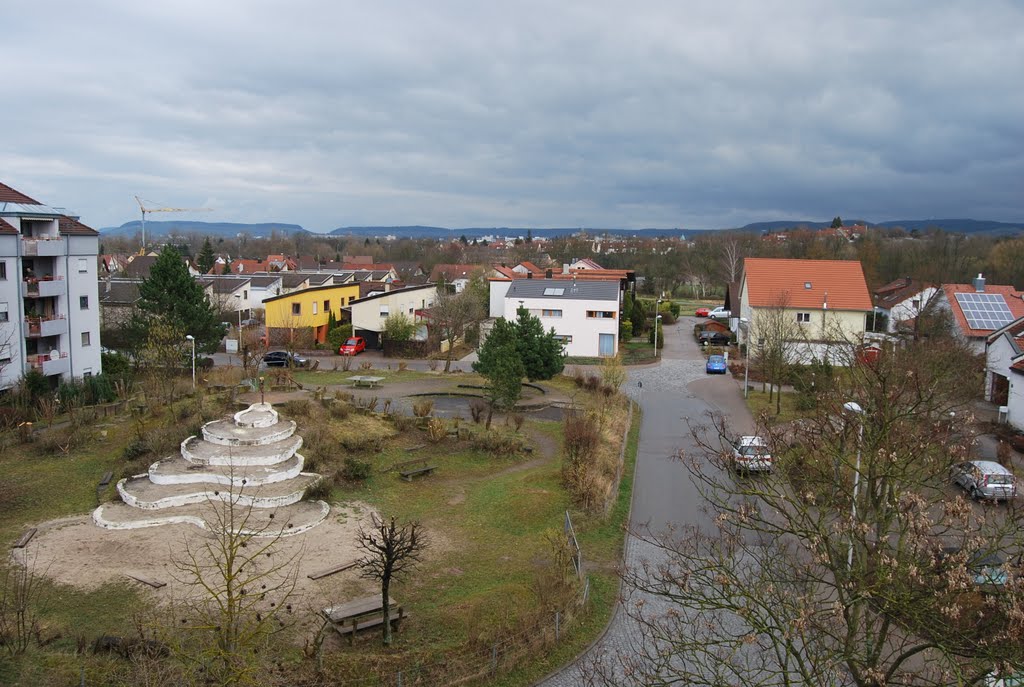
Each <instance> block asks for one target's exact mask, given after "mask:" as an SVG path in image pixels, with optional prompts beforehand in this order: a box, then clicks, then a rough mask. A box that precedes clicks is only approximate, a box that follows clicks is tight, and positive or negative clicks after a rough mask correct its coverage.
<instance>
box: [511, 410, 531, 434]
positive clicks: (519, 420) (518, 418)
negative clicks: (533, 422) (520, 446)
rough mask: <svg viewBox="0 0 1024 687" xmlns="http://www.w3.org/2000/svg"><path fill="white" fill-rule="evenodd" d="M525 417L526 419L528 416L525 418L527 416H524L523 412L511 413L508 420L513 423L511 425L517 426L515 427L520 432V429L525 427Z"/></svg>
mask: <svg viewBox="0 0 1024 687" xmlns="http://www.w3.org/2000/svg"><path fill="white" fill-rule="evenodd" d="M525 419H526V418H525V417H523V414H522V413H512V414H511V415H509V416H508V420H507V421H508V422H510V423H511V425H512V426H513V427H515V428H516V431H517V432H518V431H519V430H520V429H522V427H523V421H524V420H525Z"/></svg>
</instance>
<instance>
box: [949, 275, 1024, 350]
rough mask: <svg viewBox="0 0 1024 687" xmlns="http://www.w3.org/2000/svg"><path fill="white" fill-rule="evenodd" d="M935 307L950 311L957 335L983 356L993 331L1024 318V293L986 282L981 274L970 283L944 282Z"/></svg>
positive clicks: (1009, 287) (953, 327)
mask: <svg viewBox="0 0 1024 687" xmlns="http://www.w3.org/2000/svg"><path fill="white" fill-rule="evenodd" d="M936 307H938V308H941V309H942V310H945V311H947V312H948V313H949V314H950V318H951V327H952V331H953V333H954V335H956V336H957V338H959V339H960V340H961V341H963V342H965V343H966V344H967V345H968V347H969V348H970V349H971V350H972V351H973V352H975V353H977V354H978V355H984V354H985V346H986V344H987V341H988V337H989V336H990V335H991V334H992V333H993V332H995V331H998V330H1000V329H1002V328H1003V327H1004V326H1006V325H1008V324H1010V323H1011V322H1013V321H1014V320H1017V319H1020V318H1021V317H1024V293H1021V292H1020V291H1018V290H1017V289H1015V288H1014V287H1012V286H1005V285H998V284H987V283H986V280H985V277H984V276H982V275H981V274H979V275H978V276H977V277H975V278H974V280H973V281H972V282H971V283H970V284H943V285H942V292H941V293H940V294H938V297H937V299H936Z"/></svg>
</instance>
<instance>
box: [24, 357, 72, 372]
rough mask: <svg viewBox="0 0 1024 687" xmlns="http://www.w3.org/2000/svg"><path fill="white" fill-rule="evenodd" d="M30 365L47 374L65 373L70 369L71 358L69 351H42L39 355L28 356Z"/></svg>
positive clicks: (27, 359)
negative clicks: (69, 357)
mask: <svg viewBox="0 0 1024 687" xmlns="http://www.w3.org/2000/svg"><path fill="white" fill-rule="evenodd" d="M25 359H26V361H27V362H28V366H29V367H30V368H32V369H33V370H37V371H39V372H42V373H43V374H44V375H46V376H50V375H59V374H65V373H67V372H68V370H69V369H70V362H71V361H70V360H68V354H67V352H63V351H62V352H57V351H53V352H52V353H49V354H47V353H40V354H39V355H30V356H26V358H25Z"/></svg>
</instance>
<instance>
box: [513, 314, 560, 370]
mask: <svg viewBox="0 0 1024 687" xmlns="http://www.w3.org/2000/svg"><path fill="white" fill-rule="evenodd" d="M517 314H518V316H519V319H518V320H517V321H516V323H515V327H516V350H517V351H518V352H519V360H521V361H522V363H523V370H524V372H525V374H526V378H527V379H529V380H530V381H531V382H535V381H537V380H538V379H551V378H552V377H554V376H555V375H557V374H559V373H560V372H561V371H562V370H563V369H564V368H565V356H564V354H563V353H562V342H561V341H559V340H558V339H557V338H555V330H554V328H552V329H551V331H549V332H545V331H544V325H542V324H541V322H540V319H539V318H537V317H534V316H533V315H531V314H530V311H529V310H527V309H526V308H519V310H518V311H517Z"/></svg>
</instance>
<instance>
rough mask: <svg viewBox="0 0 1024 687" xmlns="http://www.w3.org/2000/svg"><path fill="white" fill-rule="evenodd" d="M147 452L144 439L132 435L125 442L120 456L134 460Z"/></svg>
mask: <svg viewBox="0 0 1024 687" xmlns="http://www.w3.org/2000/svg"><path fill="white" fill-rule="evenodd" d="M147 453H149V444H148V443H147V442H146V440H145V439H144V438H143V437H141V436H134V437H132V438H131V439H129V440H128V443H127V444H125V446H124V449H123V450H122V451H121V457H122V458H124V459H125V460H134V459H136V458H138V457H140V456H144V455H146V454H147Z"/></svg>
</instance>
